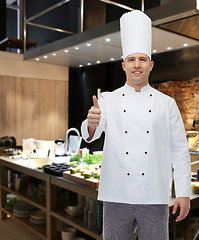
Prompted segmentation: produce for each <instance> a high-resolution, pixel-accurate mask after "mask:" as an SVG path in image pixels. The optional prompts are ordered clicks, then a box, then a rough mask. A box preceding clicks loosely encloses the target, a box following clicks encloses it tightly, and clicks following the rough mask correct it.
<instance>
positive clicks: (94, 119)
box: [87, 96, 101, 132]
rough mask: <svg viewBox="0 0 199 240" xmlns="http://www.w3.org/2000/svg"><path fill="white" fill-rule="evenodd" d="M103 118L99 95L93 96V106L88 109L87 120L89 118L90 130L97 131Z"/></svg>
mask: <svg viewBox="0 0 199 240" xmlns="http://www.w3.org/2000/svg"><path fill="white" fill-rule="evenodd" d="M100 118H101V110H100V107H99V105H98V101H97V97H96V96H93V107H91V109H90V110H89V111H88V115H87V120H88V130H89V132H90V131H95V129H96V128H97V126H98V125H99V122H100Z"/></svg>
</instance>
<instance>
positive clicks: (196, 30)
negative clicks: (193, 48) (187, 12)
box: [158, 15, 199, 40]
mask: <svg viewBox="0 0 199 240" xmlns="http://www.w3.org/2000/svg"><path fill="white" fill-rule="evenodd" d="M158 27H160V28H163V29H166V30H168V31H172V32H175V33H179V34H181V35H183V36H187V37H190V38H193V39H195V40H199V15H194V16H191V17H187V18H183V19H180V20H176V21H173V22H169V23H165V24H161V25H158Z"/></svg>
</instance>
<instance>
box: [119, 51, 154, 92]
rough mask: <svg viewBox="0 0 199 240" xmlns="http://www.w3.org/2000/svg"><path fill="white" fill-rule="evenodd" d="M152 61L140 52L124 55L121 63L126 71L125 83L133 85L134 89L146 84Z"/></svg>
mask: <svg viewBox="0 0 199 240" xmlns="http://www.w3.org/2000/svg"><path fill="white" fill-rule="evenodd" d="M153 65H154V62H153V61H150V59H149V57H148V56H146V55H145V54H142V53H133V54H130V55H128V56H127V57H126V59H125V61H124V62H123V63H122V68H123V70H124V71H125V73H126V83H127V84H128V85H129V86H131V87H134V88H135V89H136V91H140V89H141V88H142V87H144V86H146V85H147V84H148V77H149V74H150V71H151V70H152V69H153Z"/></svg>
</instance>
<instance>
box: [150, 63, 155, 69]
mask: <svg viewBox="0 0 199 240" xmlns="http://www.w3.org/2000/svg"><path fill="white" fill-rule="evenodd" d="M153 66H154V61H151V62H150V71H151V70H152V69H153Z"/></svg>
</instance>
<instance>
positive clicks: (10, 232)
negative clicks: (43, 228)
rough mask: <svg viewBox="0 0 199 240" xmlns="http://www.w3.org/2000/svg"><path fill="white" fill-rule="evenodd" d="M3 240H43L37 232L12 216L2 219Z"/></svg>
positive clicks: (1, 235) (1, 236)
mask: <svg viewBox="0 0 199 240" xmlns="http://www.w3.org/2000/svg"><path fill="white" fill-rule="evenodd" d="M0 239H1V240H41V239H40V238H39V237H37V236H36V235H35V234H33V233H32V232H30V231H29V230H28V229H26V228H24V227H23V226H22V225H21V224H20V223H18V222H17V221H15V220H14V219H12V218H10V219H7V220H0Z"/></svg>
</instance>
